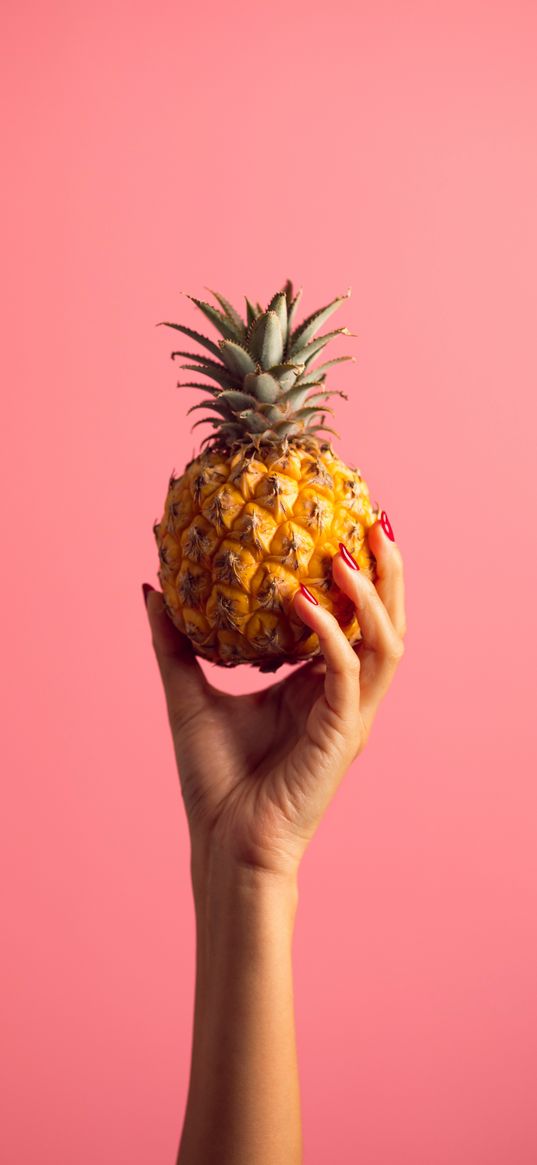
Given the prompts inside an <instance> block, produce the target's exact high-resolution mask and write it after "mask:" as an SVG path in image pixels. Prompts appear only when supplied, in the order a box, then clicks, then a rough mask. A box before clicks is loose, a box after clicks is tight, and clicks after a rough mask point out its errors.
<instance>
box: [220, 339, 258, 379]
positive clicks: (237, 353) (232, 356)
mask: <svg viewBox="0 0 537 1165" xmlns="http://www.w3.org/2000/svg"><path fill="white" fill-rule="evenodd" d="M219 348H220V353H221V356H222V360H223V361H224V364H225V365H226V368H229V371H230V372H232V373H233V375H234V376H236V377H238V379H239V380H243V379H244V377H245V376H246V375H247V374H248V373H249V372H255V370H256V363H255V360H253V359H252V357H251V356H250V353H249V352H247V351H246V348H244V347H243V346H242V344H237V343H236V341H235V340H220V341H219Z"/></svg>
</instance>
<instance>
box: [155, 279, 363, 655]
mask: <svg viewBox="0 0 537 1165" xmlns="http://www.w3.org/2000/svg"><path fill="white" fill-rule="evenodd" d="M211 294H212V295H213V296H214V298H215V299H216V301H217V303H218V304H219V305H220V309H221V310H219V309H217V308H215V307H213V306H212V304H209V303H205V302H204V301H202V300H199V299H196V298H195V297H194V296H189V297H188V298H189V299H191V300H192V302H193V303H195V304H196V306H197V307H198V308H199V309H200V310H201V311H202V312H203V313H204V315H205V316H206V317H207V318H208V319H209V320H210V321H211V322H212V323H213V324H214V325H215V327H216V328H217V330H218V332H219V333H220V336H221V337H222V338H221V339H219V340H218V342H217V343H215V342H213V340H211V339H209V338H208V337H206V336H204V335H201V334H200V333H199V332H197V331H194V330H193V329H192V328H188V327H185V326H184V325H183V324H172V323H166V325H165V326H166V327H171V328H175V329H176V330H177V331H179V332H182V333H183V334H184V335H186V336H188V337H189V338H190V339H192V340H195V341H196V342H197V343H198V344H199V345H200V346H201V347H202V348H203V349H204V351H203V352H202V353H201V354H200V353H197V352H182V351H180V352H172V358H175V357H177V356H180V357H184V358H186V360H187V361H188V363H186V364H182V365H181V367H183V368H186V369H188V370H190V371H194V372H196V373H198V374H201V375H202V376H205V377H207V379H208V383H202V382H199V381H187V382H186V383H185V387H190V388H198V389H202V390H203V392H204V393H205V396H204V399H203V400H202V401H201V402H199V403H198V404H195V405H193V406H192V408H191V409H189V412H192V411H193V410H195V409H200V408H201V409H206V410H208V411H209V413H210V415H209V416H205V417H203V418H202V419H201V420H199V421H198V422H197V424H198V425H200V424H209V425H211V428H212V432H211V433H210V435H209V436H208V437H206V438H205V440H204V441H203V442H202V447H203V446H204V445H205V446H206V448H205V450H204V451H203V452H201V453H200V455H199V456H198V457H196V458H195V460H193V461H191V462H190V464H189V465H187V467H186V469H185V471H184V473H183V474H182V475H181V477H175V476H174V475H173V474H172V476H171V478H170V481H169V487H168V493H167V497H166V500H165V505H164V514H163V517H162V519H161V521H160V522H158V523H155V526H154V533H155V537H156V540H157V546H158V553H159V560H160V568H159V572H158V577H159V580H160V584H161V587H162V591H163V595H164V601H165V605H166V609H167V611H168V614H169V616H170V618H171V619H172V621H173V623H174V624H175V626H176V627H178V629H179V630H180V631H182V632H183V633H184V634H185V635H187V636H188V638H189V639H190V640H191V642H192V644H193V645H194V648H195V650H196V652H197V653H198V654H199V655H200V656H203V657H205V658H206V659H209V660H212V661H213V663H217V664H221V665H223V666H227V667H233V666H235V665H236V664H239V663H250V664H253V665H255V666H257V667H259V668H261V669H262V670H263V671H274V670H275V669H276V668H277V667H279V666H280V664H282V663H297V662H300V661H302V660H305V659H309V658H311V657H312V656H315V655H317V654H318V653H319V641H318V639H317V636H316V635H315V634H313V633H312V632H311V631H310V629H309V628H308V627H306V626H305V625H304V624H303V623H302V621H301V620H300V619H299V618H298V617H297V616H296V615H295V614H294V612H293V606H292V599H293V595H294V594H295V592H296V590H297V589H298V587H299V585H300V583H301V582H303V583H305V585H306V586H307V587H308V588H309V589H310V591H312V592H313V594H314V595H315V597H316V598H317V599H318V601H319V603H321V604H323V605H324V606H325V607H327V608H328V609H329V610H330V611H332V612H333V613H334V614H335V616H336V617H337V619H338V622H339V623H340V626H341V627H342V628H343V631H344V632H345V635H346V636H347V638H348V639H349V640H350V642H351V643H356V642H358V641H359V639H360V627H359V625H358V622H357V619H356V615H355V611H354V608H353V606H352V605H351V603H350V602H349V600H348V599H347V598H346V597H345V595H343V594H342V592H341V591H340V590H339V589H338V587H337V586H336V585H335V583H334V582H333V579H332V560H333V558H334V555H335V554H337V552H338V547H339V543H340V542H344V543H345V545H346V546H347V547H348V549H349V550H350V551H351V553H352V554H353V555H354V557H355V558H356V560H357V561H358V564H359V566H360V568H361V570H363V571H364V572H365V573H366V574H368V575H369V577H373V571H374V559H373V557H372V555H371V553H370V551H369V549H368V544H367V531H368V528H369V527H370V526H371V525H372V524H373V523H374V522H375V521H376V520H377V518H378V508H377V507H373V505H372V503H371V500H370V497H369V491H368V488H367V485H366V483H365V481H364V480H363V479H362V477H361V475H360V472H359V471H358V470H357V469H351V468H349V466H347V465H345V464H344V462H342V461H341V460H340V459H339V458H338V457H337V455H336V454H335V453H334V451H333V449H332V445H331V443H330V441H329V440H325V439H324V438H322V437H321V436H320V435H319V434H321V433H333V430H332V429H329V428H327V427H326V425H325V420H326V414H327V413H330V412H332V410H331V409H330V408H328V406H327V404H326V401H327V399H328V398H329V397H330V396H334V395H339V396H344V393H341V392H339V393H338V392H337V391H336V390H333V389H332V390H330V389H327V388H326V387H325V380H326V373H327V369H328V368H329V367H330V366H331V365H333V364H338V363H340V362H341V361H343V360H351V359H353V357H351V356H338V357H336V358H335V359H332V360H328V361H327V362H325V363H324V364H320V365H317V367H316V368H312V367H311V365H312V362H313V361H314V360H315V358H316V357H317V356H318V355H319V353H320V352H321V351H322V349H323V348H324V347H325V346H326V344H327V343H328V342H329V341H330V340H331V339H333V338H334V337H335V336H338V335H347V336H348V335H350V333H349V331H348V329H347V328H338V329H337V330H336V331H332V332H325V333H324V334H322V335H320V336H317V337H316V333H317V332H318V330H319V328H320V327H321V326H322V324H323V323H324V322H325V320H327V319H328V317H329V316H330V315H331V314H332V312H334V311H335V310H336V309H337V308H338V307H339V306H340V304H341V303H342V302H343V301H344V300H345V299H347V298H348V296H349V295H350V291H348V292H347V293H346V295H343V296H338V298H337V299H334V300H333V301H332V302H331V303H329V304H328V305H327V306H326V307H323V308H320V309H319V310H318V311H316V312H314V313H313V314H312V315H310V316H308V318H307V319H305V320H304V321H303V322H302V323H301V324H299V325H298V326H297V327H294V328H293V321H294V318H295V314H296V310H297V306H298V303H299V301H300V297H301V294H302V292H301V290H299V291H298V292H297V293H296V294H294V292H293V285H292V283H291V282H290V280H288V281H287V283H286V284H285V287H284V288H283V290H282V291H279V292H277V293H276V295H274V296H273V298H272V299H271V300H270V303H269V304H268V307H267V308H266V310H263V308H262V306H261V304H259V303H257V304H255V305H254V304H252V303H251V302H250V300H248V299H246V320H243V319H242V317H241V316H240V315H239V313H238V312H237V311H236V310H235V308H234V307H232V305H231V304H230V303H229V302H228V300H227V299H225V298H224V296H222V295H220V294H218V293H217V292H211ZM315 337H316V338H315ZM194 427H196V426H194ZM335 435H336V436H337V434H335Z"/></svg>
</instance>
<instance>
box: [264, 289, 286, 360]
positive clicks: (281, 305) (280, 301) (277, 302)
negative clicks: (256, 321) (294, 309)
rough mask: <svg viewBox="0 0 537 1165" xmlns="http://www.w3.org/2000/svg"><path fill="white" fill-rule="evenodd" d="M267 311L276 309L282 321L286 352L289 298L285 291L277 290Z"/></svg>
mask: <svg viewBox="0 0 537 1165" xmlns="http://www.w3.org/2000/svg"><path fill="white" fill-rule="evenodd" d="M267 311H275V312H276V315H277V317H278V319H279V321H280V328H281V330H282V340H283V350H284V352H285V345H286V344H287V298H286V295H285V291H277V292H276V295H273V297H272V299H271V301H270V303H269V305H268V307H267Z"/></svg>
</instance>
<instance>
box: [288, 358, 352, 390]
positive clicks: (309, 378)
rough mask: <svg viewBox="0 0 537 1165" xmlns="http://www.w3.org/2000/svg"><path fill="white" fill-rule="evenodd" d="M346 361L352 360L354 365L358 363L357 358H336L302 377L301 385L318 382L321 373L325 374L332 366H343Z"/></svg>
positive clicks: (319, 365)
mask: <svg viewBox="0 0 537 1165" xmlns="http://www.w3.org/2000/svg"><path fill="white" fill-rule="evenodd" d="M344 360H352V361H353V363H356V356H336V357H335V358H334V360H327V361H326V364H318V365H317V368H313V369H312V370H311V372H308V373H306V375H305V376H301V377H300V383H301V384H309V383H310V381H313V380H316V379H317V378H318V376H319V373H320V372H322V373H325V372H326V369H327V368H330V367H331V366H332V364H341V363H342V362H343V361H344Z"/></svg>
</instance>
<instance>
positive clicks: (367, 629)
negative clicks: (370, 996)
mask: <svg viewBox="0 0 537 1165" xmlns="http://www.w3.org/2000/svg"><path fill="white" fill-rule="evenodd" d="M332 573H333V577H334V581H335V583H336V584H337V586H338V587H339V588H340V589H341V590H342V591H343V592H344V593H345V594H346V595H348V597H349V598H350V599H351V600H352V602H353V603H354V606H355V607H356V614H357V616H358V622H359V624H360V628H361V631H362V643H361V656H362V692H361V710H362V715H363V717H364V720H365V721H366V722H368V723H370V722H371V721H372V719H373V716H374V714H375V712H376V709H377V707H378V704H379V702H380V700H381V699H382V697H383V695H384V694H385V692H386V691H387V689H388V687H389V685H390V683H391V680H392V678H393V674H394V672H395V669H396V667H397V664H398V663H399V661H400V659H401V657H402V655H403V639H402V636H401V635H399V634H398V633H397V631H396V629H395V627H394V625H393V623H392V620H391V619H390V616H389V614H388V611H387V609H386V607H385V606H384V603H383V601H382V599H381V597H380V594H379V592H378V590H377V588H376V587H375V585H374V584H373V583H372V582H371V580H370V579H368V578H367V575H365V574H363V573H362V572H361V571H359V570H354V569H353V568H352V566H350V565H349V564H348V563H347V562H346V561H345V559H344V558H343V556H342V555H341V554H338V555H336V557H335V558H334V561H333V564H332Z"/></svg>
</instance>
